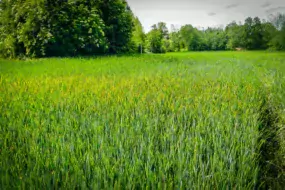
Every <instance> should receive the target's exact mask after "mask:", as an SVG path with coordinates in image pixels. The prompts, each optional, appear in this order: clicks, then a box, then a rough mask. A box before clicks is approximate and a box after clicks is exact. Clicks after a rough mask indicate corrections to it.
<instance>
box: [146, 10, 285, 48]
mask: <svg viewBox="0 0 285 190" xmlns="http://www.w3.org/2000/svg"><path fill="white" fill-rule="evenodd" d="M145 43H146V46H147V50H148V51H149V52H153V53H164V52H176V51H211V50H212V51H217V50H236V49H246V50H266V49H272V50H285V14H280V13H278V14H276V15H274V16H272V17H271V18H270V19H269V20H263V21H261V20H260V18H258V17H255V18H251V17H248V18H246V19H245V21H244V24H242V23H237V22H235V21H233V22H231V23H229V24H228V25H227V26H226V27H225V28H223V27H208V28H207V29H205V30H204V29H203V30H199V29H198V28H195V27H193V26H192V25H190V24H187V25H184V26H182V27H181V28H180V29H175V28H172V30H171V32H169V30H168V28H167V27H166V23H164V22H160V23H158V24H156V25H153V26H152V29H151V31H150V32H148V33H147V34H146V42H145Z"/></svg>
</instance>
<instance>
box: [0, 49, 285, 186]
mask: <svg viewBox="0 0 285 190" xmlns="http://www.w3.org/2000/svg"><path fill="white" fill-rule="evenodd" d="M284 61H285V55H284V54H281V53H266V52H244V53H240V52H236V53H233V52H220V53H214V52H212V53H173V54H166V55H144V56H134V57H131V56H130V57H100V58H95V59H86V58H85V59H79V58H77V59H59V58H57V59H56V58H53V59H41V60H30V61H7V60H2V61H1V63H0V92H1V93H0V126H1V129H0V187H3V188H4V189H7V188H21V189H22V188H31V187H36V188H39V189H41V188H56V189H57V188H64V189H65V188H74V187H78V188H94V189H99V188H103V189H105V188H116V189H122V188H127V189H134V188H138V187H144V188H154V189H161V188H166V189H169V188H187V189H209V188H214V189H227V188H230V189H232V188H235V189H253V188H254V187H256V186H259V185H261V184H262V181H261V180H265V179H263V178H262V179H261V177H260V172H261V171H260V170H261V167H260V157H261V156H260V147H262V144H261V143H262V142H263V140H260V137H262V128H264V127H268V126H265V125H264V119H263V117H264V113H265V112H264V111H266V110H267V109H269V108H270V109H276V110H274V112H276V114H277V115H278V116H279V117H283V121H282V120H281V119H279V120H278V126H279V129H280V131H282V126H283V125H282V124H284V111H283V109H284V105H285V104H284V102H285V101H284V100H283V99H282V98H283V97H284V91H283V89H284V88H282V87H284V84H285V82H284V81H285V79H284V75H283V74H284V72H285V66H284V65H283V63H284ZM284 99H285V97H284ZM277 105H278V106H277ZM265 109H266V110H265ZM276 125H277V124H276ZM283 127H284V126H283ZM278 134H279V135H280V136H282V135H281V134H282V133H281V132H280V133H278ZM283 134H284V133H283ZM282 143H284V142H282ZM283 151H284V150H283ZM283 153H284V152H283ZM283 153H282V149H281V150H278V154H280V155H282V154H283ZM279 158H280V156H279ZM281 162H282V161H279V163H281ZM280 165H281V166H282V164H280Z"/></svg>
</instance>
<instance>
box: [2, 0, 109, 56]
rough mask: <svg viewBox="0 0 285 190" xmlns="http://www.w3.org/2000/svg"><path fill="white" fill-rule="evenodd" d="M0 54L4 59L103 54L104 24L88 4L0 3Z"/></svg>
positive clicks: (32, 0)
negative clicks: (101, 52)
mask: <svg viewBox="0 0 285 190" xmlns="http://www.w3.org/2000/svg"><path fill="white" fill-rule="evenodd" d="M0 10H1V12H0V31H1V32H0V33H1V34H0V41H1V43H0V53H1V55H2V56H5V57H17V56H27V57H42V56H54V55H56V56H69V55H78V54H93V53H98V52H100V51H104V49H105V47H106V39H105V36H104V31H103V29H104V27H105V26H104V23H103V21H102V20H101V18H100V17H99V15H98V13H97V12H98V10H97V9H96V7H88V4H86V2H85V1H80V0H77V1H76V0H74V1H51V0H49V1H48V0H39V1H35V0H15V1H9V0H2V1H0Z"/></svg>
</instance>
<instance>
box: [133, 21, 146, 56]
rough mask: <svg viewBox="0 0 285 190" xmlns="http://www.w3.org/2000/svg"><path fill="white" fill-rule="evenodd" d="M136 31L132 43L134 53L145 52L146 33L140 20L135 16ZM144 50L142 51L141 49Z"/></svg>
mask: <svg viewBox="0 0 285 190" xmlns="http://www.w3.org/2000/svg"><path fill="white" fill-rule="evenodd" d="M133 22H134V30H133V34H132V42H133V43H134V52H139V53H140V52H144V49H145V39H146V36H145V33H144V30H143V26H142V24H141V23H140V21H139V19H138V18H137V17H135V16H133ZM141 48H142V49H141Z"/></svg>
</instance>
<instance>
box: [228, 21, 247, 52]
mask: <svg viewBox="0 0 285 190" xmlns="http://www.w3.org/2000/svg"><path fill="white" fill-rule="evenodd" d="M243 30H244V28H243V26H242V25H238V24H237V23H236V22H235V21H234V22H231V23H230V24H228V25H227V26H226V29H225V32H226V36H227V38H228V41H227V49H231V50H234V49H235V48H238V47H241V48H244V47H245V40H244V35H243V33H244V31H243Z"/></svg>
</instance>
